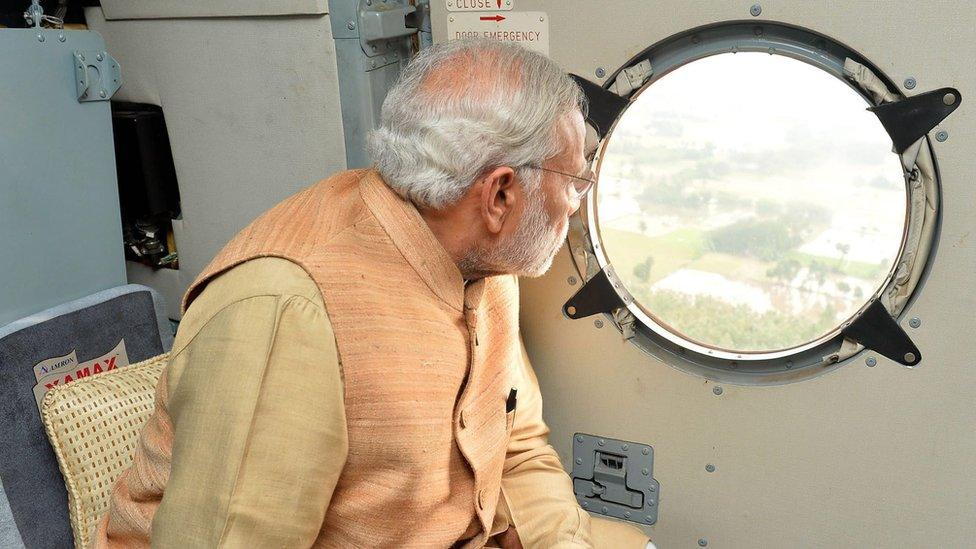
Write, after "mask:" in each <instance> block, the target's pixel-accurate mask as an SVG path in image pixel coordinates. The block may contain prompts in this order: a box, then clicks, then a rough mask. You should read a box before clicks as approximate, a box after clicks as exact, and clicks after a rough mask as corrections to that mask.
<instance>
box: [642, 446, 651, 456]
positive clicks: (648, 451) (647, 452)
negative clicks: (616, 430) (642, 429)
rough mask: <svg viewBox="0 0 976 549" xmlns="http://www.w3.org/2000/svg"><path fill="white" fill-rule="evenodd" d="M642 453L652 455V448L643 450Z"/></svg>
mask: <svg viewBox="0 0 976 549" xmlns="http://www.w3.org/2000/svg"><path fill="white" fill-rule="evenodd" d="M641 453H642V454H644V455H645V456H646V455H647V454H650V453H651V449H650V448H644V449H642V450H641Z"/></svg>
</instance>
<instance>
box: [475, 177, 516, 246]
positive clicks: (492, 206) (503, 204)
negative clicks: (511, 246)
mask: <svg viewBox="0 0 976 549" xmlns="http://www.w3.org/2000/svg"><path fill="white" fill-rule="evenodd" d="M520 199H521V188H520V187H519V185H518V182H517V181H516V177H515V170H513V169H512V168H510V167H508V166H502V167H499V168H495V169H494V170H492V171H490V172H488V175H486V176H485V177H484V179H483V180H482V186H481V217H482V219H483V220H484V222H485V229H486V230H487V231H488V232H489V233H491V234H494V235H497V234H498V233H500V232H501V230H502V227H503V226H504V225H505V221H506V219H508V217H509V216H510V215H512V213H513V212H514V209H515V205H516V204H517V203H518V201H519V200H520Z"/></svg>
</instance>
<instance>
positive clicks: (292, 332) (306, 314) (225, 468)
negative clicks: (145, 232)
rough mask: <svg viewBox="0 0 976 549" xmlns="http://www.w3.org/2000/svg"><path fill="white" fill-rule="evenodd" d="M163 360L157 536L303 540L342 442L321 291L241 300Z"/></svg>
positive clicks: (164, 543) (316, 520)
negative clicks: (165, 467)
mask: <svg viewBox="0 0 976 549" xmlns="http://www.w3.org/2000/svg"><path fill="white" fill-rule="evenodd" d="M293 267H294V268H295V269H298V267H297V266H293ZM299 271H300V269H299ZM301 275H304V272H300V274H299V276H301ZM219 281H220V280H219V279H218V280H217V281H215V283H214V284H216V283H217V282H219ZM209 289H210V288H208V290H209ZM315 297H316V298H317V297H318V296H315ZM202 298H203V296H202V295H201V298H199V299H202ZM174 367H175V368H174ZM170 370H171V371H170V372H169V374H170V378H169V379H170V389H169V391H170V399H169V410H170V414H171V417H172V423H173V430H174V444H173V461H172V469H171V473H170V478H169V482H168V483H167V485H166V490H165V493H164V495H163V500H162V503H161V504H160V507H159V510H158V511H157V512H156V515H155V517H154V520H153V526H152V543H153V546H154V547H156V546H159V547H298V546H306V547H307V546H309V545H311V544H312V542H313V541H314V540H315V539H316V537H317V536H318V533H319V530H320V529H321V526H322V522H323V520H324V517H325V514H326V511H327V509H328V506H329V502H330V499H331V496H332V491H333V489H334V487H335V484H336V482H337V480H338V477H339V474H340V472H341V470H342V467H343V464H344V463H345V459H346V452H347V448H348V446H347V439H346V428H345V408H344V404H343V390H342V379H341V372H340V366H339V363H338V356H337V352H336V347H335V338H334V336H333V335H332V329H331V325H330V324H329V321H328V317H327V315H326V313H325V309H324V306H323V305H322V302H321V299H320V298H317V299H309V297H308V296H307V295H306V296H300V295H255V296H252V297H248V298H247V299H243V300H240V301H237V302H235V303H233V304H231V305H229V306H227V307H225V308H223V309H222V310H220V312H218V313H216V314H215V315H214V316H213V318H212V319H210V320H209V321H208V322H207V323H206V324H205V325H204V326H203V327H202V328H201V329H200V331H199V333H197V334H196V335H195V336H193V339H192V341H191V342H190V343H189V344H187V346H186V347H185V348H184V349H182V350H181V351H180V354H179V355H178V356H176V357H175V358H174V359H173V361H172V362H171V364H170Z"/></svg>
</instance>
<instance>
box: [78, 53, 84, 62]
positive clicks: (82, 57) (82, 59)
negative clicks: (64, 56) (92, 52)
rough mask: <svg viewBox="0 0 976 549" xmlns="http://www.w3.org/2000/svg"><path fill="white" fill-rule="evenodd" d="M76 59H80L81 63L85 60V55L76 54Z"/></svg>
mask: <svg viewBox="0 0 976 549" xmlns="http://www.w3.org/2000/svg"><path fill="white" fill-rule="evenodd" d="M78 59H80V60H81V61H84V60H85V54H83V53H79V54H78Z"/></svg>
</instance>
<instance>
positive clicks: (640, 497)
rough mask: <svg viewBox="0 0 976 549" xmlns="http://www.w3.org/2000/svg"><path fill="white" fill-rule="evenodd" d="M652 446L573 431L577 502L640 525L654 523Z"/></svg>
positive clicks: (655, 491)
mask: <svg viewBox="0 0 976 549" xmlns="http://www.w3.org/2000/svg"><path fill="white" fill-rule="evenodd" d="M653 467H654V449H653V448H651V447H650V446H648V445H646V444H639V443H635V442H628V441H623V440H615V439H611V438H606V437H596V436H593V435H586V434H583V433H577V434H576V435H575V436H574V440H573V491H574V492H575V493H576V499H577V501H579V504H580V505H581V506H582V507H583V508H584V509H586V510H587V511H590V512H592V513H600V514H603V515H608V516H612V517H616V518H620V519H623V520H629V521H632V522H637V523H640V524H654V523H655V522H657V501H658V492H659V490H660V484H658V482H657V481H656V480H654V477H653Z"/></svg>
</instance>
